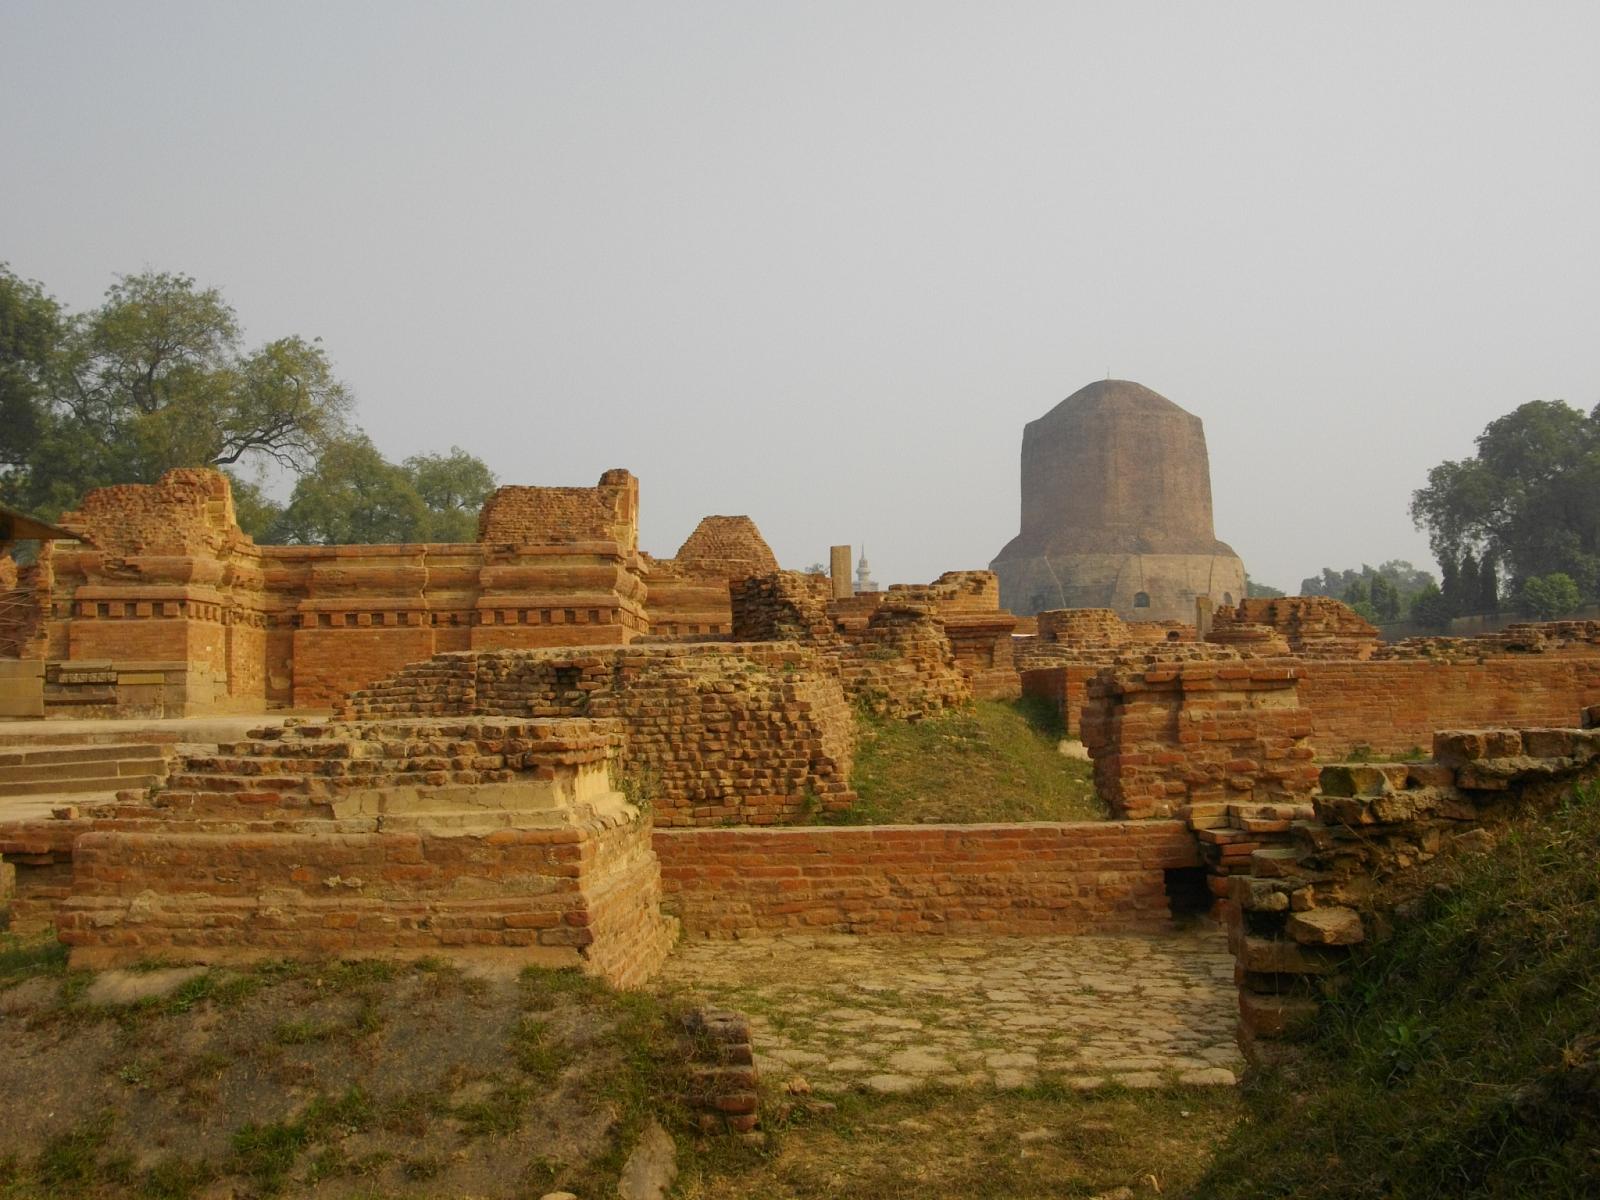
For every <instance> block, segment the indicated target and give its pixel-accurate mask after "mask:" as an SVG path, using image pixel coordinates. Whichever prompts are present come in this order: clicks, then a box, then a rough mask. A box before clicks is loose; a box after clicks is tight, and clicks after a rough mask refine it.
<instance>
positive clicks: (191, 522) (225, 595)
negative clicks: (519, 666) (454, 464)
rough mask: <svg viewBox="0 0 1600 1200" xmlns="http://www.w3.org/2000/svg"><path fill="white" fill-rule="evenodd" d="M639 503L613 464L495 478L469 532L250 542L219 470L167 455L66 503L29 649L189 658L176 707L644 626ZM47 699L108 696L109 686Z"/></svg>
mask: <svg viewBox="0 0 1600 1200" xmlns="http://www.w3.org/2000/svg"><path fill="white" fill-rule="evenodd" d="M637 507H638V487H637V482H636V481H635V480H633V478H632V476H630V475H628V474H627V472H622V471H610V472H607V473H606V475H605V476H603V477H602V480H601V483H600V485H599V486H598V487H595V488H502V489H500V490H499V491H498V492H496V493H495V494H494V495H493V496H491V497H490V499H489V501H488V502H487V503H486V504H485V506H484V510H483V513H482V515H481V517H480V529H481V532H482V534H483V535H484V536H485V538H486V539H488V540H485V541H480V542H477V543H462V544H427V545H422V544H418V545H385V546H257V545H255V544H254V543H253V542H251V541H250V539H249V538H248V537H246V536H245V535H244V534H243V533H241V532H240V531H239V529H238V526H237V524H236V522H235V520H234V515H233V508H232V502H231V499H230V496H229V491H228V485H227V480H226V478H225V477H224V476H222V475H220V474H219V473H217V472H213V471H172V472H168V474H167V475H165V476H163V477H162V480H161V481H160V482H159V483H157V484H154V485H148V486H146V485H128V486H122V487H113V488H103V489H100V490H98V491H95V492H91V493H90V494H89V495H88V496H87V497H86V498H85V500H84V503H83V505H82V507H81V508H80V509H79V510H78V511H77V512H75V513H71V514H68V515H67V516H66V517H64V518H63V522H64V523H65V524H67V525H69V526H70V527H72V528H74V529H80V530H82V531H83V532H84V533H85V535H86V537H87V538H89V539H91V541H86V542H80V543H51V544H49V547H50V548H49V550H48V552H47V555H46V566H47V567H48V569H49V570H50V571H51V572H52V575H53V578H52V580H51V586H50V598H49V602H48V616H47V618H46V621H45V627H44V636H43V639H42V641H41V643H40V644H39V647H38V650H39V654H40V656H41V657H44V658H47V659H52V660H59V661H67V662H83V663H101V664H110V663H113V662H116V663H122V664H127V663H183V664H188V668H189V670H190V671H191V672H192V674H193V678H192V679H191V680H190V686H189V690H190V692H191V693H192V694H193V703H192V704H191V706H190V707H189V708H188V709H187V710H186V711H207V710H209V709H215V708H228V707H232V708H235V709H238V710H242V711H249V710H250V709H252V708H257V709H258V708H260V707H262V706H264V705H266V704H293V705H296V706H304V707H317V706H324V705H327V704H330V703H331V702H332V701H333V700H334V699H336V698H337V697H339V696H341V695H342V694H344V693H345V692H347V691H349V690H351V689H352V688H355V687H359V686H362V685H364V684H366V683H370V682H372V681H374V680H376V679H381V678H383V677H384V676H385V675H388V674H390V673H392V672H393V671H395V670H398V669H399V668H400V667H402V666H404V665H405V664H406V663H409V662H415V661H417V660H419V659H424V658H427V657H429V656H430V655H432V654H435V653H439V652H442V651H449V650H459V649H468V648H494V647H522V646H548V645H619V644H625V643H627V642H629V641H632V640H634V639H635V638H637V637H639V636H642V635H643V634H644V633H645V632H646V631H647V628H648V619H647V616H646V612H645V597H646V583H645V578H646V571H647V568H646V567H645V565H644V563H643V560H642V559H641V558H640V557H639V556H638V554H637V552H636V542H637V532H636V529H637V525H636V522H637ZM46 699H47V704H49V703H54V704H55V705H56V710H57V711H63V712H72V713H74V714H76V715H112V714H114V713H115V712H117V711H118V709H117V696H116V695H115V694H114V693H109V692H107V691H106V690H105V689H104V688H95V687H90V688H88V689H87V690H85V689H81V688H80V689H73V688H70V687H62V688H60V689H57V691H56V693H55V694H53V695H52V694H49V693H47V697H46ZM165 715H181V711H180V712H171V713H167V714H165Z"/></svg>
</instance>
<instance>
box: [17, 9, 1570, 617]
mask: <svg viewBox="0 0 1600 1200" xmlns="http://www.w3.org/2000/svg"><path fill="white" fill-rule="evenodd" d="M1596 45H1600V8H1597V7H1596V6H1593V5H1587V4H1551V5H1541V6H1539V8H1538V10H1537V14H1536V15H1534V14H1530V12H1529V11H1528V10H1514V9H1510V8H1507V9H1499V8H1491V7H1489V6H1475V5H1467V6H1463V5H1447V4H1417V5H1408V6H1405V7H1403V8H1399V7H1395V6H1388V5H1383V6H1380V5H1377V4H1364V3H1358V4H1350V5H1343V6H1339V7H1338V8H1336V9H1335V8H1321V7H1318V8H1311V7H1288V6H1278V5H1268V4H1255V3H1252V4H1216V5H1207V6H1193V7H1191V6H1183V7H1179V6H1163V5H1156V4H1129V3H1118V4H1109V3H1108V4H1090V3H1084V4H1074V5H1071V6H1061V5H1049V4H1000V5H984V6H977V5H959V4H949V3H917V4H888V3H880V4H868V5H841V4H831V3H818V4H808V5H804V6H800V5H794V6H783V7H778V6H755V5H743V4H721V3H716V4H713V3H693V4H686V5H680V6H659V5H647V4H620V3H619V4H611V5H606V6H603V7H602V6H576V5H573V6H568V5H553V4H550V5H524V4H500V3H493V4H491V3H476V4H466V5H459V6H449V7H445V6H439V5H426V4H417V3H401V2H398V0H396V2H392V3H381V4H378V3H361V4H357V3H335V4H310V3H299V2H285V3H273V4H270V5H268V4H236V5H227V6H219V5H209V4H203V3H162V4H143V5H138V6H132V5H128V6H119V5H111V4H74V5H64V4H59V3H43V2H35V0H4V2H3V3H0V113H3V115H0V155H3V159H0V161H3V162H4V164H5V169H4V170H3V171H0V261H5V262H8V263H9V264H10V267H11V268H12V269H13V270H14V271H16V272H17V273H18V274H20V275H23V276H26V277H29V278H35V279H38V280H40V281H41V282H43V283H44V285H45V286H46V287H47V288H48V289H49V290H50V291H51V292H52V293H53V294H54V295H55V296H56V297H57V298H58V299H60V300H61V301H63V302H64V303H65V304H67V305H68V306H69V307H70V308H72V309H74V310H82V309H84V308H88V307H91V306H93V305H94V304H95V303H97V302H98V300H99V299H100V297H101V295H102V294H103V293H104V291H105V289H106V287H107V286H108V285H109V284H110V283H111V282H112V280H113V278H114V276H116V275H117V274H123V273H129V272H134V271H139V270H142V269H144V268H146V267H149V268H153V269H157V270H166V271H176V272H184V273H188V274H191V275H193V276H194V277H196V279H198V280H199V281H200V282H201V283H203V284H205V285H211V286H216V287H219V288H221V289H222V291H223V293H224V295H225V296H226V297H227V299H228V300H229V302H230V303H231V304H232V305H233V306H234V307H235V308H236V309H237V311H238V313H239V316H240V318H241V320H242V322H243V323H244V325H245V328H246V335H247V339H248V340H249V341H250V342H251V343H252V344H254V343H259V342H261V341H264V340H266V339H268V338H271V337H276V336H279V335H282V334H287V333H300V334H304V335H306V336H308V337H309V336H320V337H321V338H322V339H323V340H324V344H325V345H326V347H327V349H328V351H329V353H330V355H331V357H332V359H333V360H334V362H335V364H336V367H337V369H338V372H339V374H340V376H341V377H342V378H343V379H344V380H345V381H346V382H347V383H349V384H350V386H351V387H352V388H353V390H354V391H355V393H356V396H357V399H358V412H357V420H358V421H359V422H360V423H361V424H362V425H363V426H364V427H365V429H366V430H367V432H368V433H370V434H371V435H372V437H373V439H374V440H375V441H376V442H377V444H378V446H379V447H380V448H381V449H382V450H383V451H384V453H385V454H387V455H388V456H389V457H391V458H393V459H399V458H403V457H404V456H406V455H408V454H414V453H420V452H427V451H433V450H444V449H447V448H448V447H449V446H450V445H452V444H456V445H460V446H461V447H463V448H464V449H466V450H468V451H471V452H472V453H474V454H477V455H479V456H480V457H482V458H483V459H485V461H487V462H488V464H489V465H490V467H491V468H493V469H494V470H495V472H496V473H497V474H498V475H499V476H500V478H501V480H502V482H507V483H542V484H592V483H593V482H594V481H595V480H596V479H597V478H598V476H599V475H600V473H601V472H602V471H603V470H605V469H606V468H608V467H613V466H624V467H627V468H628V469H630V470H631V471H633V472H634V473H635V474H636V475H638V476H639V477H640V479H641V481H642V488H641V490H642V504H641V507H642V513H641V542H642V545H643V546H644V547H645V548H646V549H648V550H650V551H652V552H653V553H657V554H660V555H670V554H672V553H673V552H674V551H675V549H676V548H677V546H678V544H679V543H680V542H681V541H682V540H683V539H684V537H686V536H687V535H688V533H689V532H690V531H691V530H692V529H693V528H694V525H695V523H696V522H697V521H698V520H699V518H700V517H701V516H703V515H706V514H708V513H747V514H749V515H750V516H752V517H753V518H754V519H755V521H756V522H757V524H758V525H759V526H760V528H761V529H762V531H763V533H764V534H765V535H766V537H767V540H768V541H769V542H770V543H771V545H772V547H773V549H774V551H775V552H776V554H777V556H778V558H779V560H780V562H781V563H782V564H783V565H784V566H787V567H796V568H798V567H804V566H806V565H808V564H809V563H811V562H813V561H816V560H824V561H825V560H826V557H827V547H828V545H829V544H830V543H832V542H850V543H852V544H853V545H854V546H856V547H857V552H858V553H859V549H860V547H861V545H862V544H863V543H864V544H865V546H866V548H867V551H868V553H869V556H870V558H871V561H872V566H873V572H874V574H875V576H876V577H877V578H878V579H879V580H880V581H881V582H883V583H889V582H917V581H926V580H929V579H932V578H933V577H934V576H936V575H938V574H939V573H940V572H942V571H945V570H950V569H956V568H974V567H982V566H986V565H987V564H988V562H989V561H990V559H991V558H993V556H994V555H995V554H996V553H997V552H998V551H999V550H1000V548H1001V547H1002V546H1003V545H1004V544H1005V543H1006V542H1007V541H1008V540H1009V539H1010V538H1011V537H1012V536H1013V535H1014V534H1015V533H1016V532H1017V513H1018V452H1019V448H1020V445H1021V439H1022V427H1023V425H1024V424H1025V423H1026V422H1028V421H1030V420H1033V419H1034V418H1036V417H1039V416H1041V415H1043V414H1044V413H1045V412H1047V411H1048V410H1049V409H1050V408H1051V407H1053V406H1054V405H1055V404H1056V403H1058V402H1059V401H1060V400H1061V399H1062V398H1063V397H1065V396H1067V395H1069V394H1070V393H1072V392H1074V391H1076V390H1077V389H1078V388H1080V387H1081V386H1083V385H1084V384H1086V383H1089V382H1091V381H1092V380H1095V379H1099V378H1103V377H1106V376H1107V375H1112V376H1115V377H1118V378H1124V379H1131V380H1135V381H1137V382H1139V383H1142V384H1144V385H1146V386H1148V387H1150V388H1152V389H1154V390H1155V391H1157V392H1160V393H1161V394H1162V395H1164V396H1166V397H1167V398H1169V399H1170V400H1172V401H1173V402H1174V403H1176V404H1178V405H1181V406H1182V407H1183V408H1185V409H1187V410H1188V411H1190V412H1192V413H1195V414H1196V415H1198V416H1200V417H1201V418H1202V419H1203V420H1204V422H1205V428H1206V436H1207V441H1208V444H1209V448H1210V455H1211V473H1212V491H1213V496H1214V500H1215V511H1216V529H1217V535H1218V536H1219V537H1220V538H1221V539H1223V540H1224V541H1226V542H1229V543H1231V544H1232V546H1233V547H1234V548H1235V550H1237V551H1238V553H1239V554H1240V555H1241V557H1242V558H1243V559H1244V561H1245V563H1246V565H1247V567H1248V568H1249V569H1250V571H1251V574H1252V575H1253V576H1254V577H1255V578H1256V579H1257V580H1259V581H1261V582H1264V583H1270V584H1273V585H1275V586H1277V587H1280V588H1284V589H1286V590H1290V591H1293V590H1295V589H1296V588H1297V586H1298V584H1299V582H1300V580H1301V578H1302V577H1304V576H1307V575H1311V574H1314V573H1315V572H1316V571H1317V570H1319V569H1320V568H1321V567H1323V566H1331V567H1335V568H1344V567H1354V566H1358V565H1359V564H1360V563H1361V562H1363V561H1366V562H1370V563H1372V564H1374V565H1376V564H1377V563H1379V562H1381V561H1383V560H1385V559H1389V558H1405V559H1409V560H1411V561H1412V562H1414V563H1416V564H1417V565H1418V566H1427V567H1429V568H1430V569H1435V568H1434V566H1433V564H1432V562H1431V559H1430V556H1429V553H1428V550H1427V543H1426V539H1425V537H1423V535H1421V534H1419V533H1417V532H1416V531H1415V530H1414V529H1413V528H1412V526H1411V522H1410V519H1409V516H1408V514H1407V505H1408V502H1409V497H1410V493H1411V492H1412V490H1413V489H1415V488H1417V487H1419V486H1421V485H1422V484H1423V483H1424V482H1425V476H1426V472H1427V470H1428V468H1429V467H1431V466H1433V465H1434V464H1436V463H1438V462H1439V461H1441V460H1442V459H1445V458H1458V457H1463V456H1465V455H1468V454H1470V453H1471V451H1472V441H1473V438H1474V437H1475V436H1476V435H1477V434H1478V433H1479V432H1480V431H1481V430H1482V428H1483V426H1484V425H1485V424H1486V423H1487V422H1488V421H1490V420H1492V419H1493V418H1495V417H1497V416H1500V415H1502V414H1504V413H1506V412H1508V411H1510V410H1511V409H1513V408H1514V407H1516V406H1517V405H1519V404H1522V403H1524V402H1526V401H1528V400H1535V399H1564V400H1567V401H1569V402H1570V403H1572V404H1575V405H1577V406H1579V407H1581V408H1583V409H1585V410H1588V409H1591V408H1593V407H1594V406H1595V405H1596V403H1597V402H1600V336H1597V332H1596V331H1597V330H1600V272H1597V271H1596V270H1595V269H1594V268H1595V265H1596V263H1597V262H1600V219H1597V218H1596V215H1595V214H1596V213H1597V212H1600V76H1597V74H1596V72H1595V71H1594V70H1593V61H1592V59H1593V49H1594V47H1595V46H1596Z"/></svg>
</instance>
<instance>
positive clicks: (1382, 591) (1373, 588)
mask: <svg viewBox="0 0 1600 1200" xmlns="http://www.w3.org/2000/svg"><path fill="white" fill-rule="evenodd" d="M1430 589H1431V590H1432V591H1433V592H1437V591H1438V590H1439V585H1438V583H1437V582H1435V580H1434V578H1433V576H1432V575H1430V574H1429V573H1428V572H1427V571H1424V570H1421V569H1419V568H1417V567H1414V566H1412V565H1411V564H1410V563H1408V562H1406V561H1405V560H1403V559H1398V558H1395V559H1390V560H1389V561H1388V562H1386V563H1383V564H1382V565H1380V566H1377V567H1373V566H1370V565H1368V564H1367V563H1362V564H1361V569H1360V570H1354V569H1350V568H1346V569H1345V570H1343V571H1336V570H1334V569H1333V568H1332V567H1323V568H1322V572H1321V574H1319V575H1312V576H1310V577H1308V578H1306V579H1303V580H1301V581H1300V594H1301V595H1302V596H1332V597H1333V598H1334V599H1335V600H1342V601H1344V602H1345V603H1346V604H1348V605H1350V607H1351V608H1353V609H1355V610H1356V611H1357V612H1358V613H1360V614H1361V615H1362V616H1363V617H1365V618H1366V619H1367V620H1369V621H1381V622H1387V621H1398V620H1400V619H1401V618H1402V616H1406V615H1411V614H1412V612H1413V609H1414V607H1415V604H1416V602H1417V598H1418V597H1425V596H1427V595H1428V594H1429V591H1430Z"/></svg>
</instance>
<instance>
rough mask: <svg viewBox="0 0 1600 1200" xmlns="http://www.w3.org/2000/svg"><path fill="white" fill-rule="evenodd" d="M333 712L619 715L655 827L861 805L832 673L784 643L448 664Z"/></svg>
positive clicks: (517, 654)
mask: <svg viewBox="0 0 1600 1200" xmlns="http://www.w3.org/2000/svg"><path fill="white" fill-rule="evenodd" d="M340 713H341V715H342V716H344V717H346V718H349V719H371V718H378V717H401V716H464V715H467V714H481V715H491V716H523V717H526V716H533V717H563V716H589V717H615V718H618V719H620V720H621V722H622V725H623V728H624V729H625V730H626V741H625V746H624V749H623V751H622V756H621V759H620V769H621V771H622V773H623V776H624V777H625V778H626V779H627V780H628V783H629V786H630V787H633V788H636V789H639V791H640V792H641V794H643V795H645V796H646V797H648V799H649V802H650V804H651V807H652V811H653V813H654V816H655V820H656V823H657V824H659V825H717V824H727V823H736V824H741V825H770V824H777V823H781V822H786V821H795V820H800V819H803V818H805V817H807V816H809V815H812V814H814V813H816V812H819V811H830V810H832V811H837V810H840V809H843V808H847V807H848V806H849V805H850V804H851V803H852V802H853V801H854V799H855V796H854V793H852V792H851V791H850V790H849V778H850V770H851V764H852V760H853V757H854V751H855V725H854V720H853V717H852V714H851V711H850V707H849V704H848V703H847V701H846V698H845V693H844V691H843V690H842V688H841V686H840V682H839V678H838V675H837V674H836V673H835V672H834V671H832V670H830V669H829V668H828V666H827V665H826V664H825V663H824V662H823V661H822V660H821V658H820V657H819V655H818V653H817V652H816V651H815V650H812V649H810V648H807V647H802V646H797V645H794V644H792V643H758V644H732V645H723V644H713V645H684V646H672V645H635V646H630V647H627V648H617V649H611V650H590V651H577V650H573V651H563V650H537V651H494V652H465V653H460V654H447V655H441V656H439V657H437V658H434V659H430V660H428V661H426V662H422V663H416V664H413V665H412V666H410V667H407V668H406V669H405V670H403V671H401V672H399V673H398V674H397V675H395V676H394V677H393V678H391V679H389V680H386V681H384V682H382V683H379V684H376V685H374V686H373V687H371V688H368V689H364V690H362V691H359V692H356V693H355V694H354V695H353V696H351V697H350V699H349V700H348V701H347V702H346V703H344V704H343V705H342V706H341V709H340Z"/></svg>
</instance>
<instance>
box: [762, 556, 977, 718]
mask: <svg viewBox="0 0 1600 1200" xmlns="http://www.w3.org/2000/svg"><path fill="white" fill-rule="evenodd" d="M869 611H870V615H869V616H868V617H867V618H866V619H865V620H864V621H863V620H861V619H859V618H857V617H852V618H851V619H848V620H835V619H834V618H833V617H832V615H831V614H830V596H829V592H828V583H827V580H826V579H825V578H823V577H822V576H820V575H802V574H801V573H800V572H798V571H779V572H776V573H774V574H772V575H763V576H754V577H752V578H750V579H744V580H740V581H738V582H737V583H735V584H734V586H733V627H734V636H735V637H736V638H738V639H739V640H740V641H746V640H748V641H769V640H779V639H781V640H791V641H796V642H799V643H801V644H803V645H808V646H813V647H815V648H816V649H817V650H818V651H819V653H820V654H821V660H820V661H822V662H823V663H824V664H825V666H827V667H828V668H829V669H831V670H833V671H835V672H836V673H837V674H838V675H839V677H840V678H841V679H842V680H843V681H844V687H845V691H846V693H847V694H848V695H849V696H850V698H851V699H852V700H853V701H855V702H857V703H861V704H864V705H866V706H867V707H868V708H870V709H872V710H873V711H875V712H878V713H881V714H884V715H887V716H892V717H896V718H900V719H908V720H915V719H918V718H921V717H926V716H931V715H933V714H935V713H938V712H942V711H943V710H944V709H946V708H948V707H950V706H951V705H955V704H962V703H965V702H966V701H968V700H970V699H971V698H972V687H971V684H970V683H969V682H968V681H967V678H966V676H965V675H964V674H963V673H962V671H961V669H960V667H959V665H958V664H957V662H956V657H955V650H954V648H953V647H952V646H951V643H950V638H949V636H948V635H947V634H946V633H945V629H944V622H943V621H942V620H941V619H940V617H939V616H938V613H937V611H936V609H935V606H934V605H932V604H931V603H927V602H920V601H911V600H903V599H899V598H897V597H892V596H890V597H885V598H884V599H883V600H881V601H879V602H877V603H875V604H873V605H872V606H871V607H870V610H869Z"/></svg>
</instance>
